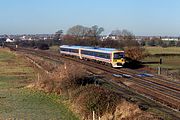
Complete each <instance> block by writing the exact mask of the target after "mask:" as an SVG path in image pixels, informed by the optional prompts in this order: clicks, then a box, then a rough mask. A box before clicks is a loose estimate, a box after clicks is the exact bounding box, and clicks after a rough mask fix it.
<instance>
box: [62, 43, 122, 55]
mask: <svg viewBox="0 0 180 120" xmlns="http://www.w3.org/2000/svg"><path fill="white" fill-rule="evenodd" d="M60 47H63V48H72V49H86V50H91V51H100V52H106V53H111V52H113V51H121V50H117V49H115V48H101V47H90V46H75V45H72V46H71V45H62V46H60Z"/></svg>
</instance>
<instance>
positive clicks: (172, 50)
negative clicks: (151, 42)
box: [145, 47, 180, 54]
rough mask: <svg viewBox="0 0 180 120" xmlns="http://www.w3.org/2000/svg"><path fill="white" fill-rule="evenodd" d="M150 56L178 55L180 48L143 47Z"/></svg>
mask: <svg viewBox="0 0 180 120" xmlns="http://www.w3.org/2000/svg"><path fill="white" fill-rule="evenodd" d="M145 49H146V50H147V51H148V52H149V53H150V54H180V47H167V48H163V47H145Z"/></svg>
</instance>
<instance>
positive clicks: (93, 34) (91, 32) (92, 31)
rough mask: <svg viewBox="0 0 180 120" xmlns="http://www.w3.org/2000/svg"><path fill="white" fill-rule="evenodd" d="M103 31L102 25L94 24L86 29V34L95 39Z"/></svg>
mask: <svg viewBox="0 0 180 120" xmlns="http://www.w3.org/2000/svg"><path fill="white" fill-rule="evenodd" d="M103 31H104V28H103V27H98V26H97V25H94V26H92V27H91V28H90V30H89V31H88V36H90V37H94V39H95V40H97V38H98V37H99V36H100V34H101V33H102V32H103Z"/></svg>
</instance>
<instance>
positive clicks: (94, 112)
mask: <svg viewBox="0 0 180 120" xmlns="http://www.w3.org/2000/svg"><path fill="white" fill-rule="evenodd" d="M93 120H95V112H94V111H93Z"/></svg>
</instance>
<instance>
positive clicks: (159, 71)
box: [158, 66, 161, 75]
mask: <svg viewBox="0 0 180 120" xmlns="http://www.w3.org/2000/svg"><path fill="white" fill-rule="evenodd" d="M160 74H161V67H160V66H158V75H160Z"/></svg>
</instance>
